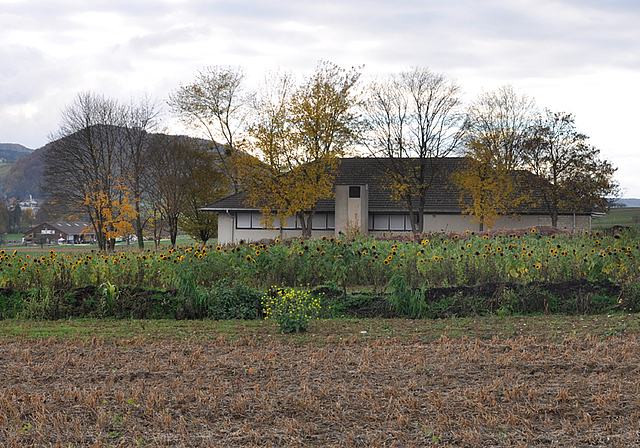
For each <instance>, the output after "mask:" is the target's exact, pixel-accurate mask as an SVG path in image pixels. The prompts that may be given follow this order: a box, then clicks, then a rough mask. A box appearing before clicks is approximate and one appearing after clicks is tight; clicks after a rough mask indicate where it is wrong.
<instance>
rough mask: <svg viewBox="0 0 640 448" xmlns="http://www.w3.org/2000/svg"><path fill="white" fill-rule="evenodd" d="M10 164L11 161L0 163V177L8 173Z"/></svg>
mask: <svg viewBox="0 0 640 448" xmlns="http://www.w3.org/2000/svg"><path fill="white" fill-rule="evenodd" d="M11 165H12V164H11V163H0V179H2V178H4V177H6V176H7V174H9V170H10V169H11Z"/></svg>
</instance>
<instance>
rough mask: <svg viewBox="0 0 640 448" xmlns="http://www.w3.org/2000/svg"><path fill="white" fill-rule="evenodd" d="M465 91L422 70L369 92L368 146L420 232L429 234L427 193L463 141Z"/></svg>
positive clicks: (386, 179) (392, 190)
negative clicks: (426, 223)
mask: <svg viewBox="0 0 640 448" xmlns="http://www.w3.org/2000/svg"><path fill="white" fill-rule="evenodd" d="M461 104H462V102H461V91H460V88H459V87H458V85H457V84H456V83H454V82H453V81H450V80H447V79H446V78H445V77H444V75H442V74H437V73H433V72H431V71H430V70H429V69H427V68H420V67H416V68H413V69H411V70H409V71H405V72H402V73H400V74H398V75H393V76H391V77H390V78H389V79H388V80H386V81H382V82H375V83H373V84H372V85H371V86H370V87H369V89H368V100H367V102H366V107H365V111H366V116H367V120H368V124H369V133H368V137H369V138H368V139H367V145H368V147H369V148H370V150H371V153H372V155H373V156H374V157H376V158H378V159H379V160H380V161H381V162H382V163H381V165H382V166H381V168H382V169H383V171H384V173H385V182H386V184H387V185H388V186H389V188H390V190H391V192H392V194H393V196H394V197H395V198H396V199H397V200H398V201H400V202H401V203H403V204H405V206H406V207H407V209H408V211H409V216H410V220H411V226H412V230H413V232H414V233H422V232H423V231H424V211H425V202H426V198H427V193H428V192H429V190H430V188H431V186H432V184H433V182H434V180H436V178H437V177H438V174H439V167H440V165H441V162H442V160H443V159H444V158H445V157H447V156H449V155H451V154H452V153H453V152H454V151H455V150H456V149H457V147H458V145H459V143H460V136H461V133H460V128H461V125H462V119H463V115H462V110H461Z"/></svg>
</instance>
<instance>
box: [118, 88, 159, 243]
mask: <svg viewBox="0 0 640 448" xmlns="http://www.w3.org/2000/svg"><path fill="white" fill-rule="evenodd" d="M159 115H160V112H159V106H158V104H157V103H156V102H154V101H153V100H152V99H151V98H150V97H147V96H145V97H143V98H142V99H141V100H140V101H137V102H136V101H133V100H132V101H131V102H130V104H129V105H128V106H127V108H126V109H125V116H124V117H123V118H124V128H123V132H124V139H125V142H124V146H123V155H122V157H121V159H120V160H121V163H122V166H121V170H122V172H123V173H126V182H127V185H128V190H129V192H130V193H131V196H132V200H133V205H134V208H135V212H136V213H135V220H134V229H135V233H136V236H137V239H138V247H139V248H140V249H142V248H143V247H144V228H145V226H146V224H147V223H148V221H149V220H150V219H151V217H150V216H148V213H145V210H143V206H142V204H143V199H144V194H145V193H146V187H147V185H148V184H149V182H151V179H150V175H151V173H150V172H149V166H150V164H149V160H151V159H152V158H153V146H152V145H151V136H150V134H149V133H150V132H154V131H156V130H158V126H159V121H158V118H159Z"/></svg>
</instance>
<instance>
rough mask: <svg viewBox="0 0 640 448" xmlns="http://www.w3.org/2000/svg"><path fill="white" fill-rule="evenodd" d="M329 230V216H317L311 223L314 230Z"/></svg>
mask: <svg viewBox="0 0 640 448" xmlns="http://www.w3.org/2000/svg"><path fill="white" fill-rule="evenodd" d="M326 228H327V215H324V214H323V215H321V214H317V215H315V216H314V217H313V222H312V223H311V229H312V230H326Z"/></svg>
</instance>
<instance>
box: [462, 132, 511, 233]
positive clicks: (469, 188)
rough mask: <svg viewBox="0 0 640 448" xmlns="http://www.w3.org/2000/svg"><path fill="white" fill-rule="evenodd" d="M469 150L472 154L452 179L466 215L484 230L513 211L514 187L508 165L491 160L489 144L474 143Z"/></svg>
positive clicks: (479, 228)
mask: <svg viewBox="0 0 640 448" xmlns="http://www.w3.org/2000/svg"><path fill="white" fill-rule="evenodd" d="M470 148H471V154H469V155H467V157H465V159H464V161H463V162H462V164H461V168H460V169H459V170H457V171H456V172H455V173H453V174H452V180H453V182H454V184H455V185H456V187H457V188H458V189H459V190H460V192H461V195H460V204H461V205H462V212H463V214H467V215H471V216H472V219H471V220H472V222H477V223H478V225H479V226H478V230H480V231H483V230H485V226H486V227H487V229H491V227H493V225H494V224H495V222H496V220H497V219H498V218H499V217H500V216H501V215H505V214H508V213H509V212H510V211H511V210H512V209H513V207H514V201H513V196H514V191H515V184H514V180H513V176H512V172H510V171H509V170H508V169H507V168H506V167H505V165H503V164H493V163H491V161H490V160H488V158H487V151H488V149H487V146H486V145H484V144H483V143H481V142H478V141H473V142H471V144H470Z"/></svg>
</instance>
